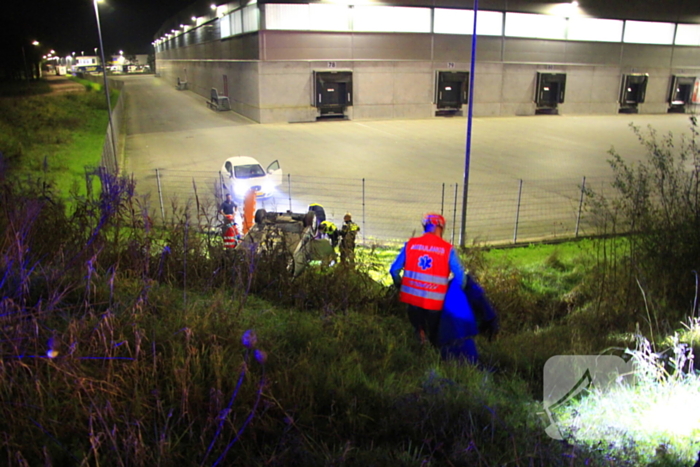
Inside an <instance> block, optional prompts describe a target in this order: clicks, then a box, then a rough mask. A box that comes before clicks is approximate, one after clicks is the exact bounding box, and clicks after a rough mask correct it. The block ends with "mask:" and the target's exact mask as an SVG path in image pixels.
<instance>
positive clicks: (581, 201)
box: [574, 175, 586, 237]
mask: <svg viewBox="0 0 700 467" xmlns="http://www.w3.org/2000/svg"><path fill="white" fill-rule="evenodd" d="M585 192H586V176H585V175H584V176H583V181H582V182H581V198H580V199H579V200H578V215H577V216H576V231H575V232H574V237H578V228H579V225H580V224H581V209H582V208H583V194H584V193H585Z"/></svg>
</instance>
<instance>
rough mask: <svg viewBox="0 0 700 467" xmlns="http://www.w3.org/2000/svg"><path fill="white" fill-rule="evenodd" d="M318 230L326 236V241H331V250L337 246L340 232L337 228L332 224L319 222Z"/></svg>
mask: <svg viewBox="0 0 700 467" xmlns="http://www.w3.org/2000/svg"><path fill="white" fill-rule="evenodd" d="M319 228H320V230H321V233H323V234H324V235H326V237H328V239H329V240H330V241H331V246H332V247H333V248H335V247H336V246H338V240H339V237H340V232H339V231H338V227H336V225H335V224H334V223H333V222H331V221H323V222H321V225H320V227H319Z"/></svg>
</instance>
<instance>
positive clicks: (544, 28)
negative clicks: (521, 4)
mask: <svg viewBox="0 0 700 467" xmlns="http://www.w3.org/2000/svg"><path fill="white" fill-rule="evenodd" d="M566 27H567V21H566V18H563V17H559V16H550V15H534V14H530V13H506V28H505V36H507V37H527V38H532V39H566Z"/></svg>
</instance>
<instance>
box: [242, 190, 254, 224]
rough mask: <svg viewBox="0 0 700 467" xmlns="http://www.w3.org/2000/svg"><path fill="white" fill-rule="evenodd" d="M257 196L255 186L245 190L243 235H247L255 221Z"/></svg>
mask: <svg viewBox="0 0 700 467" xmlns="http://www.w3.org/2000/svg"><path fill="white" fill-rule="evenodd" d="M256 197H257V196H256V194H255V188H253V187H250V188H249V189H248V191H246V192H245V198H243V235H246V234H247V233H248V231H249V230H250V229H251V228H252V227H253V224H254V223H255V205H256V204H257V200H256Z"/></svg>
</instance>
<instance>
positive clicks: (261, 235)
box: [236, 209, 336, 276]
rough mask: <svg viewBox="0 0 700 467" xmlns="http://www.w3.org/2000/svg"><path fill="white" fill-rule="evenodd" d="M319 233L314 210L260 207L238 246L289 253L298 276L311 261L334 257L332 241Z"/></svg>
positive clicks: (291, 267) (324, 261)
mask: <svg viewBox="0 0 700 467" xmlns="http://www.w3.org/2000/svg"><path fill="white" fill-rule="evenodd" d="M318 237H319V235H318V222H317V220H316V214H315V213H314V212H312V211H309V212H306V213H303V214H300V213H293V212H291V211H287V212H267V211H265V210H264V209H258V210H257V211H256V212H255V224H254V225H253V227H251V229H250V230H249V231H248V233H247V234H246V236H245V237H244V238H243V240H241V242H240V243H239V244H238V246H237V247H236V249H245V250H247V251H252V252H254V253H260V252H263V251H277V252H280V253H281V254H289V261H288V264H287V270H288V271H289V272H290V273H291V274H292V275H293V276H297V275H299V274H301V272H302V271H303V270H304V269H305V268H306V266H308V264H309V263H310V262H311V261H321V263H322V264H330V263H331V262H333V261H335V258H336V254H335V250H334V249H333V247H332V246H331V243H330V242H329V241H328V240H327V239H322V238H318Z"/></svg>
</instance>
